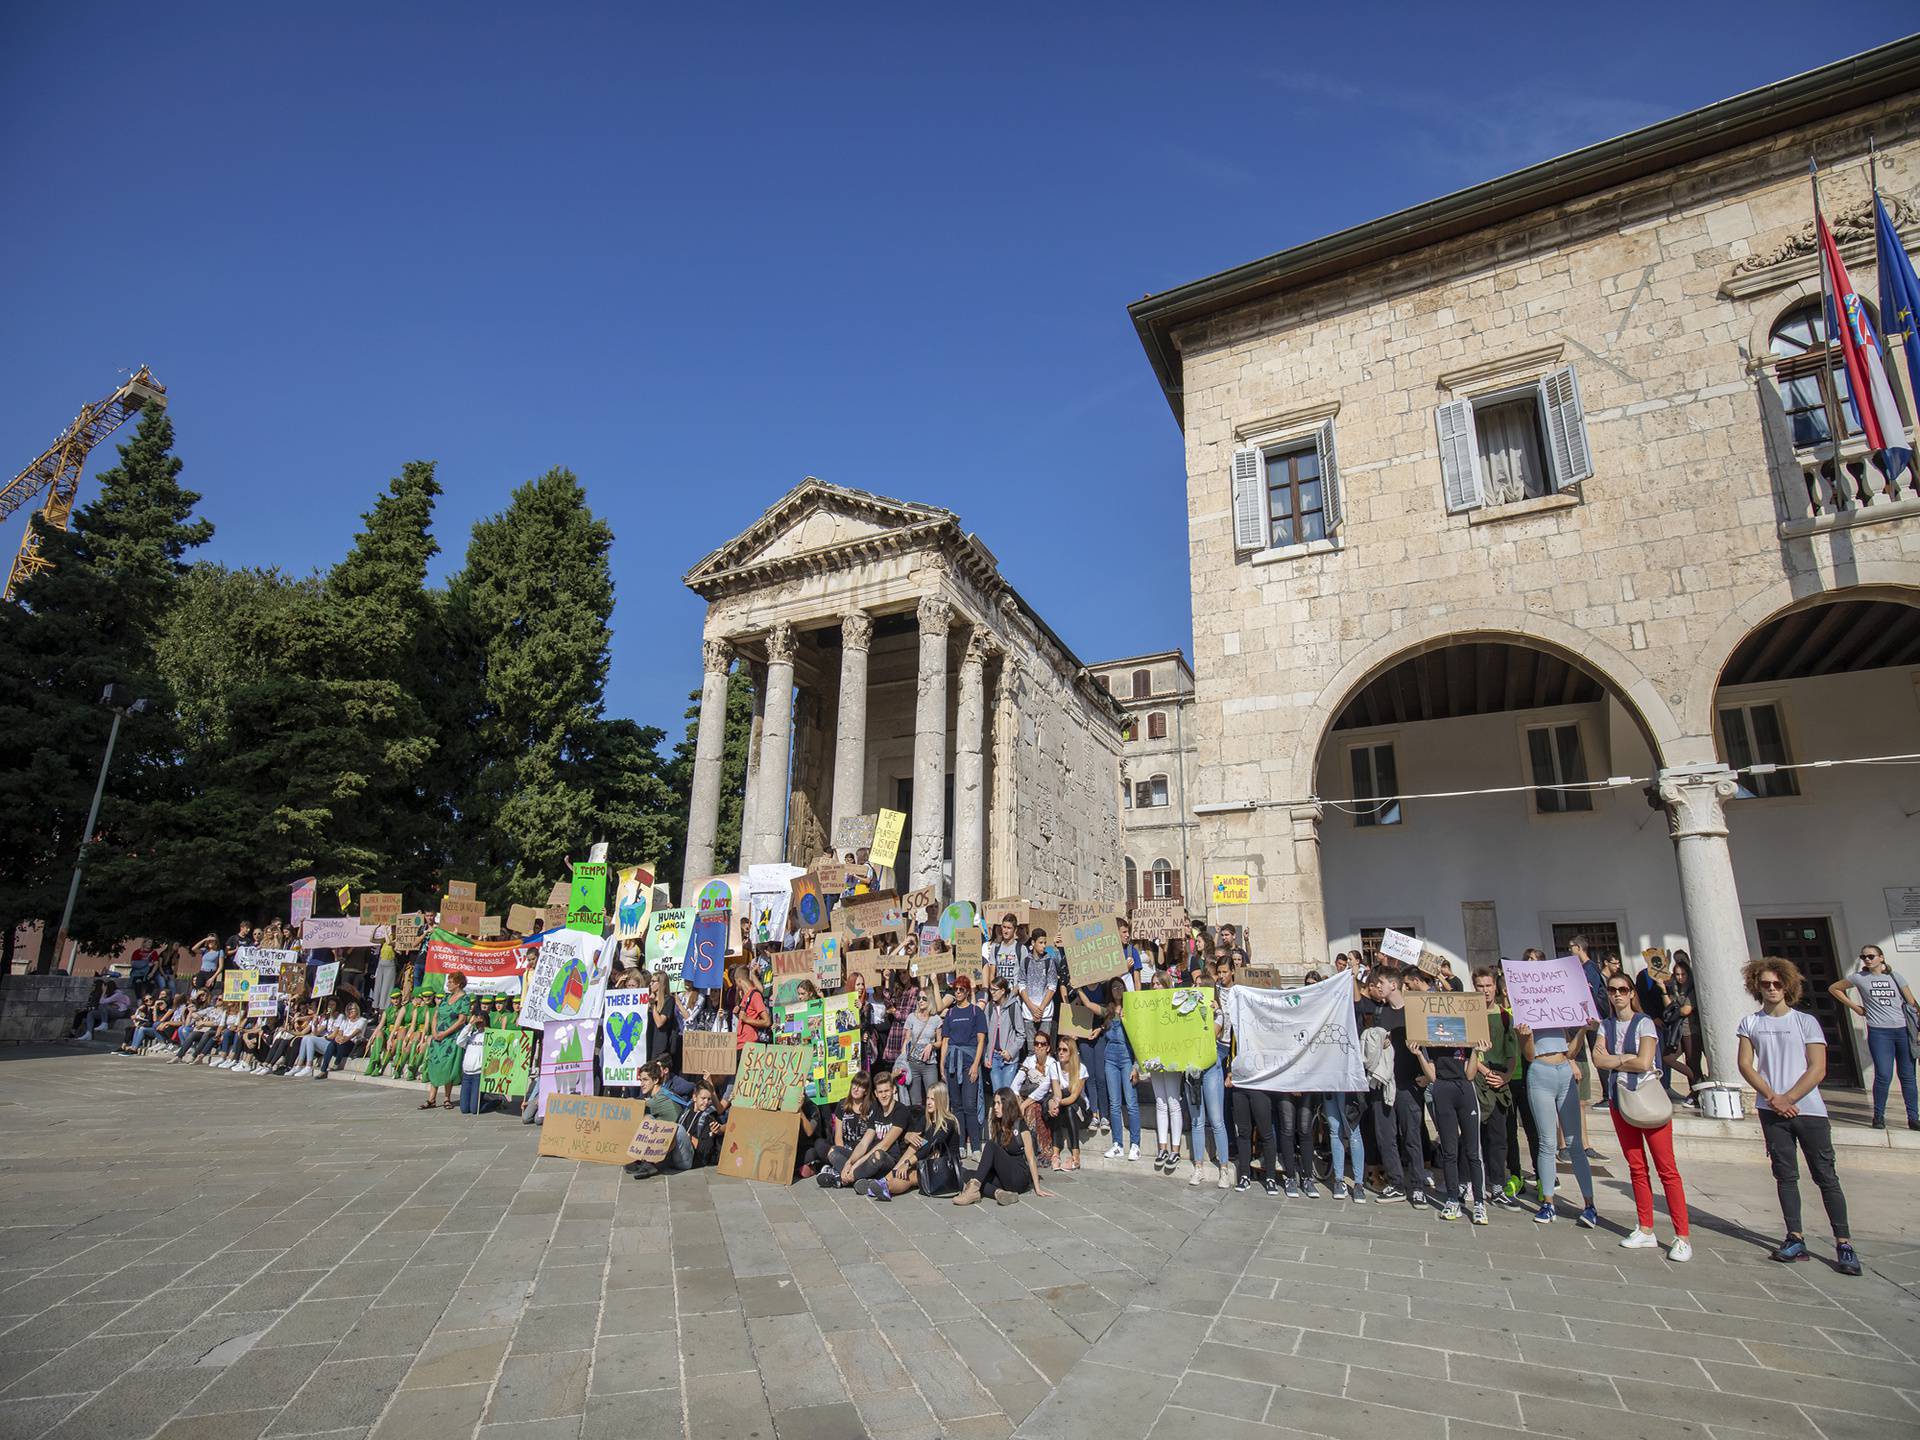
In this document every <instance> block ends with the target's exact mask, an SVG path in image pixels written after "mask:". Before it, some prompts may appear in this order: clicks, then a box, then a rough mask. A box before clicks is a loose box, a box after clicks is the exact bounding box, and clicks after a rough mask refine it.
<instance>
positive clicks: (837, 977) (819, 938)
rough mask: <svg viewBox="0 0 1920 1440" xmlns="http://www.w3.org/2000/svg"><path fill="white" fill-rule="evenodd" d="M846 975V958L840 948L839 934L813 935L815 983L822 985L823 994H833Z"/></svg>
mask: <svg viewBox="0 0 1920 1440" xmlns="http://www.w3.org/2000/svg"><path fill="white" fill-rule="evenodd" d="M844 976H845V958H844V956H843V955H842V953H841V949H840V937H839V936H838V935H828V934H820V935H816V936H814V937H813V983H814V984H815V985H818V986H819V987H820V993H821V994H822V995H831V994H832V993H833V992H834V991H835V990H838V989H839V988H840V986H841V983H842V981H843V979H844Z"/></svg>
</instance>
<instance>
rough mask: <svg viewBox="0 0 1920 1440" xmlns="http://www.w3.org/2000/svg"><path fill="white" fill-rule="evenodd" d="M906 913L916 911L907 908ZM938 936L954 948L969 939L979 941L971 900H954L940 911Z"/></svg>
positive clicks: (977, 926)
mask: <svg viewBox="0 0 1920 1440" xmlns="http://www.w3.org/2000/svg"><path fill="white" fill-rule="evenodd" d="M902 904H903V905H904V904H905V902H904V901H903V902H902ZM907 913H908V914H917V913H918V912H917V911H914V910H911V909H909V910H908V911H907ZM940 938H941V939H942V940H944V941H946V942H947V944H949V945H952V946H955V947H956V948H957V947H959V946H960V945H963V944H965V943H966V942H967V941H968V940H969V939H971V940H972V941H973V943H974V944H976V945H977V944H979V943H980V926H979V924H978V919H977V912H976V911H975V910H974V908H973V902H972V901H971V900H956V901H954V902H953V903H952V904H951V905H949V906H947V907H946V908H945V909H943V910H942V911H941V912H940Z"/></svg>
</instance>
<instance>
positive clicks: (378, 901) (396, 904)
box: [360, 890, 400, 925]
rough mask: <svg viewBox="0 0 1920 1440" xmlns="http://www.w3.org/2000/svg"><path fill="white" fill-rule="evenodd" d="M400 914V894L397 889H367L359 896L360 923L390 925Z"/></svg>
mask: <svg viewBox="0 0 1920 1440" xmlns="http://www.w3.org/2000/svg"><path fill="white" fill-rule="evenodd" d="M399 914H400V894H399V892H398V891H397V890H369V891H366V892H365V893H364V894H362V895H361V897H360V923H361V924H363V925H391V924H393V922H394V921H395V919H397V918H398V917H399Z"/></svg>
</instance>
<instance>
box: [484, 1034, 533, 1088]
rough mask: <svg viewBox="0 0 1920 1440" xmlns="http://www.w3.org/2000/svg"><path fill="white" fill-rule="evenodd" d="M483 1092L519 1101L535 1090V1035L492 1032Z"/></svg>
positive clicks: (485, 1052)
mask: <svg viewBox="0 0 1920 1440" xmlns="http://www.w3.org/2000/svg"><path fill="white" fill-rule="evenodd" d="M480 1088H481V1089H482V1090H485V1091H487V1092H488V1093H489V1094H493V1095H505V1096H506V1097H507V1098H508V1099H509V1100H514V1099H518V1098H519V1097H520V1096H522V1095H525V1094H526V1093H527V1091H529V1090H530V1089H532V1088H533V1035H532V1034H531V1033H530V1032H528V1031H526V1030H522V1029H520V1028H519V1027H518V1026H512V1027H507V1028H502V1029H496V1030H489V1031H487V1036H486V1049H485V1051H483V1052H482V1057H481V1064H480Z"/></svg>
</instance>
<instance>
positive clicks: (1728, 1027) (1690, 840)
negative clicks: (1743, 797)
mask: <svg viewBox="0 0 1920 1440" xmlns="http://www.w3.org/2000/svg"><path fill="white" fill-rule="evenodd" d="M1654 783H1655V785H1656V787H1657V790H1656V793H1657V794H1658V795H1659V797H1660V803H1661V804H1663V805H1665V806H1666V807H1667V828H1668V830H1669V832H1670V833H1671V834H1672V836H1673V853H1674V858H1675V860H1676V861H1677V862H1678V864H1679V866H1680V908H1681V911H1682V913H1683V914H1684V915H1685V916H1686V926H1687V939H1688V941H1689V945H1690V948H1689V952H1688V953H1689V954H1690V955H1691V956H1692V958H1693V991H1694V996H1695V998H1696V999H1697V1000H1698V1002H1699V1014H1698V1015H1697V1016H1696V1020H1697V1021H1698V1022H1699V1023H1700V1024H1701V1032H1700V1033H1701V1040H1702V1043H1703V1044H1704V1046H1705V1048H1706V1052H1707V1069H1708V1070H1709V1071H1711V1072H1712V1078H1713V1080H1714V1082H1715V1083H1716V1084H1720V1085H1731V1086H1735V1087H1737V1088H1739V1089H1743V1090H1744V1089H1745V1088H1746V1084H1745V1082H1744V1081H1742V1080H1741V1078H1740V1067H1739V1063H1738V1062H1739V1053H1740V1041H1739V1038H1738V1036H1737V1035H1736V1034H1735V1030H1736V1027H1738V1025H1739V1024H1740V1017H1741V1016H1742V1015H1743V1014H1744V1013H1746V1011H1748V1010H1750V1009H1752V1008H1753V1005H1752V1001H1751V1000H1749V999H1748V997H1747V993H1746V985H1745V983H1744V980H1743V978H1742V975H1741V971H1742V970H1743V969H1744V968H1745V966H1746V963H1747V926H1746V921H1745V920H1744V919H1743V918H1742V917H1741V914H1740V891H1739V887H1738V886H1737V885H1735V883H1734V879H1733V850H1732V848H1731V847H1730V846H1729V845H1728V844H1727V801H1729V800H1731V799H1733V797H1734V796H1735V795H1737V794H1738V793H1739V792H1740V786H1739V782H1738V781H1737V780H1736V779H1735V778H1734V774H1733V771H1732V770H1730V769H1728V768H1727V767H1726V766H1725V765H1719V764H1707V765H1683V766H1679V767H1676V768H1674V769H1671V770H1662V771H1661V772H1660V775H1659V778H1658V779H1657V780H1656V781H1655V782H1654Z"/></svg>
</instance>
